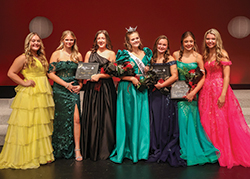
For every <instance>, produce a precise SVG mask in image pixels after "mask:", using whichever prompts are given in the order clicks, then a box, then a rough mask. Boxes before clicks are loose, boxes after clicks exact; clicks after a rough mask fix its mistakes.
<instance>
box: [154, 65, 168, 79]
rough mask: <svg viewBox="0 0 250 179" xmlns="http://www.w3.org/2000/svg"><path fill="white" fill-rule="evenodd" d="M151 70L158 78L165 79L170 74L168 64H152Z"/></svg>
mask: <svg viewBox="0 0 250 179" xmlns="http://www.w3.org/2000/svg"><path fill="white" fill-rule="evenodd" d="M151 66H152V67H153V69H152V71H153V72H155V73H156V75H157V77H158V78H159V79H163V80H167V79H168V78H169V77H170V76H171V73H170V66H169V65H168V64H157V63H156V64H152V65H151Z"/></svg>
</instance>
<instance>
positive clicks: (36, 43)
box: [30, 35, 41, 52]
mask: <svg viewBox="0 0 250 179" xmlns="http://www.w3.org/2000/svg"><path fill="white" fill-rule="evenodd" d="M40 48H41V39H40V38H39V37H38V36H37V35H34V36H33V37H32V38H31V39H30V50H31V51H33V52H37V51H38V50H39V49H40Z"/></svg>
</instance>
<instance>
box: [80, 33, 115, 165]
mask: <svg viewBox="0 0 250 179" xmlns="http://www.w3.org/2000/svg"><path fill="white" fill-rule="evenodd" d="M111 49H112V45H111V41H110V37H109V34H108V32H107V31H106V30H100V31H98V32H97V33H96V35H95V39H94V44H93V48H92V50H91V51H88V52H87V53H86V56H85V63H99V72H98V74H95V75H92V77H91V79H90V80H88V82H87V84H86V87H85V92H84V97H83V109H82V134H83V138H82V151H83V153H82V154H83V156H84V159H86V158H90V159H91V160H93V161H97V160H105V159H107V158H108V157H109V155H110V153H111V152H112V150H113V148H114V143H115V120H116V91H115V86H114V83H113V80H112V78H111V77H110V76H109V75H108V74H105V73H103V72H101V71H103V70H101V69H102V68H103V66H104V65H106V64H108V63H110V62H114V61H115V58H116V57H115V53H114V52H113V51H112V50H111Z"/></svg>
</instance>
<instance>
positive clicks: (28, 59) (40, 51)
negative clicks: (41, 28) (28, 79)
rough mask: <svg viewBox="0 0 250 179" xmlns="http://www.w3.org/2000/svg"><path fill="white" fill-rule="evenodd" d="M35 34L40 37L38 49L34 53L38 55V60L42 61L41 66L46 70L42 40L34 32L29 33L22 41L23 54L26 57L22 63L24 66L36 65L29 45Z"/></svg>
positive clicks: (46, 63) (46, 62)
mask: <svg viewBox="0 0 250 179" xmlns="http://www.w3.org/2000/svg"><path fill="white" fill-rule="evenodd" d="M35 35H36V36H38V37H39V39H40V49H38V50H37V52H36V54H37V55H38V58H39V60H40V62H41V63H42V65H43V67H44V68H45V70H47V69H48V61H47V59H46V57H45V51H44V45H43V41H42V39H41V37H40V36H39V35H38V34H37V33H35V32H31V33H29V34H28V35H27V37H26V38H25V41H24V55H25V57H26V62H25V64H24V68H29V67H33V68H34V67H36V60H35V59H34V56H33V54H32V52H31V47H30V41H31V39H32V38H33V37H34V36H35Z"/></svg>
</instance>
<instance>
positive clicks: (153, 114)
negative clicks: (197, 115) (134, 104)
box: [148, 35, 186, 167]
mask: <svg viewBox="0 0 250 179" xmlns="http://www.w3.org/2000/svg"><path fill="white" fill-rule="evenodd" d="M151 64H154V65H163V64H165V65H168V66H169V69H170V74H171V76H170V77H169V78H168V79H166V80H165V81H164V82H163V83H160V82H158V83H157V84H156V85H155V88H154V89H153V90H150V92H149V110H150V152H149V158H148V162H166V161H168V163H169V164H170V165H171V166H175V167H177V166H185V165H186V163H185V161H184V160H183V159H181V158H180V146H179V127H178V116H177V114H178V108H177V101H173V100H171V99H170V94H162V93H161V92H160V89H161V88H164V87H167V86H170V85H171V84H172V83H174V82H175V81H176V80H177V79H178V72H177V67H176V61H175V59H174V58H173V57H172V56H171V55H170V52H169V41H168V38H167V37H166V36H165V35H161V36H159V37H158V38H157V39H156V41H155V44H154V47H153V58H152V60H151Z"/></svg>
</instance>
